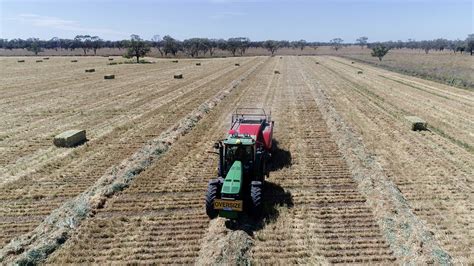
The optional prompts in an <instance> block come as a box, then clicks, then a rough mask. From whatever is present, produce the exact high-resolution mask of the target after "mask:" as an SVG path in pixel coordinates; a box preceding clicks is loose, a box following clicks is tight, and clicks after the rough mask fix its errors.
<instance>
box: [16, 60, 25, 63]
mask: <svg viewBox="0 0 474 266" xmlns="http://www.w3.org/2000/svg"><path fill="white" fill-rule="evenodd" d="M17 62H18V63H25V60H18V61H17Z"/></svg>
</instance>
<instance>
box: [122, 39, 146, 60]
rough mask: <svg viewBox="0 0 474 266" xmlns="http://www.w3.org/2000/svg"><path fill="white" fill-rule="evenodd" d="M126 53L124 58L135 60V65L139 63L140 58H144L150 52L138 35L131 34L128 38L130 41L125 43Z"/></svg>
mask: <svg viewBox="0 0 474 266" xmlns="http://www.w3.org/2000/svg"><path fill="white" fill-rule="evenodd" d="M127 48H128V50H127V53H126V54H125V57H127V58H132V57H136V58H137V63H139V62H140V57H145V55H146V54H147V53H148V52H150V47H149V46H148V44H146V43H145V42H144V41H143V40H142V39H141V38H140V36H138V35H135V34H132V35H131V36H130V41H128V42H127Z"/></svg>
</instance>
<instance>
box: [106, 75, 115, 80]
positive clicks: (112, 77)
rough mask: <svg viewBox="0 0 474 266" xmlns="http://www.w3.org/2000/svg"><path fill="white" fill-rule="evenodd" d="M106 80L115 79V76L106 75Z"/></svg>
mask: <svg viewBox="0 0 474 266" xmlns="http://www.w3.org/2000/svg"><path fill="white" fill-rule="evenodd" d="M104 79H115V75H105V76H104Z"/></svg>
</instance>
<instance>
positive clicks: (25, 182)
mask: <svg viewBox="0 0 474 266" xmlns="http://www.w3.org/2000/svg"><path fill="white" fill-rule="evenodd" d="M18 59H20V58H17V57H11V58H0V66H1V67H2V72H1V76H0V82H1V83H0V84H2V85H1V87H0V93H1V94H2V95H4V97H2V98H0V108H1V113H2V116H1V118H0V120H1V121H0V122H1V123H0V155H1V156H0V158H2V159H1V161H0V166H1V168H0V169H1V171H0V202H1V205H0V206H1V207H0V217H1V218H0V237H1V239H0V240H1V242H0V246H1V247H3V249H2V250H0V261H1V262H12V261H15V260H17V259H18V258H21V257H22V256H27V255H25V253H27V252H28V250H34V249H35V246H34V245H41V243H39V244H38V243H36V242H34V241H33V242H32V243H33V244H31V245H28V246H25V247H24V249H25V250H21V251H19V252H17V254H14V253H11V252H7V251H9V250H10V249H9V248H10V247H11V246H12V245H11V244H12V243H14V242H15V240H12V239H14V238H15V237H18V236H20V235H22V234H29V236H33V237H31V238H32V239H33V238H34V236H36V237H38V236H39V235H40V234H43V233H44V232H41V233H38V232H39V230H35V231H33V230H34V229H35V227H37V226H38V225H41V226H44V224H45V222H42V221H43V219H45V218H46V217H48V216H49V215H50V214H51V213H52V212H53V210H55V209H57V208H58V207H60V206H61V205H62V204H63V203H64V202H66V201H68V200H70V199H72V198H74V197H75V196H77V195H79V194H80V193H81V192H83V191H85V190H86V189H87V188H88V187H90V186H92V185H93V184H94V183H95V182H96V181H97V180H98V179H99V178H100V177H101V176H102V175H103V174H104V173H105V172H106V171H107V170H108V169H111V168H113V167H114V166H117V165H120V163H121V162H122V161H124V160H127V159H128V158H130V157H131V156H132V154H134V152H136V151H137V150H138V149H140V148H141V147H143V146H144V145H145V144H146V143H147V142H148V141H150V140H153V139H155V138H156V137H157V136H159V135H160V134H161V133H162V132H165V131H167V132H168V131H173V130H179V128H180V126H179V124H177V121H180V119H183V118H184V117H186V116H187V115H189V114H190V113H193V112H194V111H195V110H197V109H199V108H200V106H201V104H202V103H203V102H206V101H208V100H209V99H214V98H215V97H216V95H219V93H221V92H222V91H223V90H224V89H225V88H229V87H231V88H233V89H232V90H230V91H229V92H228V94H226V97H224V98H222V99H221V98H219V99H220V102H218V103H217V105H215V106H214V107H213V108H212V109H211V110H208V111H206V113H205V114H203V115H202V118H200V120H198V121H197V122H196V124H195V125H193V127H192V130H190V131H189V132H186V133H183V134H179V136H178V137H176V138H175V140H173V141H172V144H171V145H170V148H169V149H168V150H167V151H166V152H165V153H164V154H163V155H162V156H161V157H159V158H158V159H157V160H156V161H154V162H153V163H152V164H151V165H150V166H149V167H148V168H147V169H146V170H144V171H143V172H140V173H138V174H137V176H136V177H135V179H134V180H133V182H132V183H131V184H130V186H129V187H128V188H125V189H124V190H123V191H121V192H118V193H116V194H115V195H113V196H112V197H110V198H107V200H106V202H104V203H103V204H102V205H101V207H100V208H98V209H96V210H93V211H91V212H90V213H88V215H87V218H85V219H84V220H83V221H82V223H81V224H79V225H78V226H77V227H74V228H72V229H71V230H70V231H68V233H67V236H66V237H65V242H64V243H62V242H61V243H60V244H58V247H57V248H55V249H54V250H52V251H51V254H48V256H47V258H46V263H51V264H62V263H118V262H122V263H123V262H129V263H158V264H165V263H174V264H176V263H184V264H191V263H196V262H198V263H200V264H201V263H204V264H206V263H211V264H212V263H224V264H225V263H236V262H237V263H246V262H250V263H255V264H269V263H280V264H289V263H291V264H294V263H304V264H315V263H404V262H414V263H422V262H424V263H427V262H434V263H443V262H454V263H466V264H469V263H473V262H474V258H473V257H472V254H471V252H470V249H471V246H472V243H473V236H472V233H471V232H472V231H474V228H472V224H474V223H473V213H472V210H473V204H472V200H470V199H471V198H472V191H473V187H472V182H473V176H474V170H473V169H474V163H473V162H474V150H473V147H474V122H473V121H474V93H473V92H471V91H468V90H462V89H457V88H454V87H450V86H447V85H442V84H439V83H435V82H431V81H426V80H422V79H418V78H414V77H408V76H404V75H401V74H397V73H393V72H390V71H387V70H383V69H380V68H376V67H373V66H369V65H364V64H360V63H356V64H351V61H349V60H346V59H342V58H339V57H331V56H299V57H296V56H284V57H283V58H282V59H279V57H245V58H223V59H202V60H184V59H183V60H181V59H180V60H179V63H178V64H176V63H171V61H170V60H164V59H163V60H161V59H160V60H157V59H152V60H153V61H156V62H157V63H156V64H146V65H126V64H123V65H112V66H110V65H106V64H107V62H108V60H107V58H80V57H79V58H78V62H77V63H71V62H70V61H71V58H66V57H51V58H50V59H49V60H45V61H44V62H42V63H35V61H33V60H34V59H33V58H32V57H26V58H24V59H25V60H26V62H25V63H17V60H18ZM22 59H23V58H22ZM120 60H123V59H120V58H116V59H115V61H120ZM198 61H199V62H201V63H202V66H200V67H199V66H196V65H195V63H196V62H198ZM316 62H319V64H316ZM235 63H239V64H240V67H236V66H235ZM89 68H95V70H96V72H93V73H85V71H84V70H85V69H89ZM275 71H279V72H280V74H278V75H275V74H274V73H275ZM359 71H362V74H358V72H359ZM175 73H183V76H184V78H183V79H173V75H174V74H175ZM105 74H115V79H113V80H104V79H103V76H104V75H105ZM236 80H239V82H238V83H235V81H236ZM239 106H240V107H263V108H265V109H267V110H272V117H273V119H274V120H275V123H276V124H275V134H274V138H275V141H276V142H275V143H276V144H277V147H278V148H277V149H276V151H275V153H274V156H273V157H274V158H273V160H274V164H273V166H272V172H271V173H270V178H269V179H268V180H267V184H266V194H265V215H264V218H263V219H262V220H259V221H255V220H251V219H248V218H245V217H244V218H243V219H242V220H241V221H240V223H239V224H238V225H229V224H228V223H225V221H224V220H223V219H216V220H213V221H209V219H208V218H207V216H206V215H205V211H204V193H205V189H206V184H207V181H208V180H209V179H210V178H213V177H214V175H215V172H216V165H217V160H216V159H217V158H216V157H215V155H212V154H209V153H206V151H208V150H210V149H211V147H212V144H213V143H214V141H215V140H217V139H219V138H222V137H223V136H224V133H225V132H226V129H227V128H228V126H229V120H230V115H231V113H232V112H233V111H234V109H235V108H236V107H239ZM407 115H417V116H420V117H422V118H424V119H425V120H427V122H428V124H429V128H430V131H424V132H414V131H411V130H410V126H409V125H407V123H406V121H405V119H404V117H405V116H407ZM70 128H79V129H86V130H87V137H88V139H89V141H88V142H87V143H86V144H84V145H82V146H79V147H77V148H74V149H60V148H55V147H54V146H53V145H52V138H53V137H54V135H56V134H59V133H60V132H62V131H65V130H67V129H70ZM37 229H38V228H37ZM45 231H47V230H45ZM44 234H46V236H47V234H48V232H46V233H44ZM44 234H43V235H41V237H45V235H44ZM50 237H52V236H51V235H50ZM41 239H43V238H41ZM8 243H10V244H8ZM5 254H6V255H5ZM30 254H31V253H30ZM2 255H4V256H3V257H2Z"/></svg>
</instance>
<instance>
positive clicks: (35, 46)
mask: <svg viewBox="0 0 474 266" xmlns="http://www.w3.org/2000/svg"><path fill="white" fill-rule="evenodd" d="M28 41H30V42H31V43H30V45H29V46H28V47H27V48H26V50H28V51H30V52H33V53H35V55H38V53H39V52H42V51H43V48H41V46H40V43H39V39H36V38H32V39H29V40H28Z"/></svg>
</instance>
